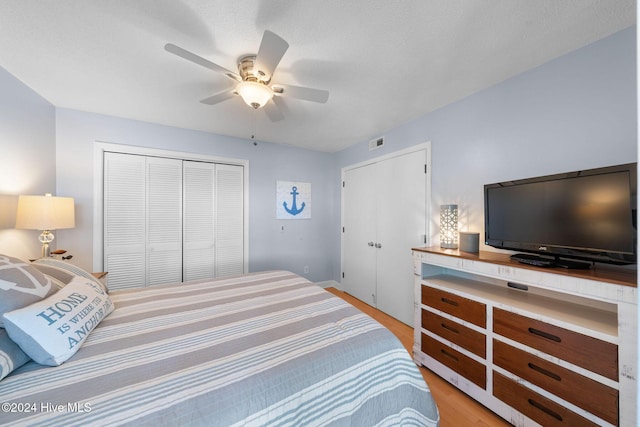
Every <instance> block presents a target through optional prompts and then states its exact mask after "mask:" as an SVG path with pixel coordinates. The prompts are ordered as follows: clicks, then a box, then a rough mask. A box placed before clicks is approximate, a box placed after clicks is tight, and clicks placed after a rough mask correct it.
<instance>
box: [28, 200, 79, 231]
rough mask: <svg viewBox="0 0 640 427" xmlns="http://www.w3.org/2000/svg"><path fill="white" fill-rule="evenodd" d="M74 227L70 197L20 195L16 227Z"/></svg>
mask: <svg viewBox="0 0 640 427" xmlns="http://www.w3.org/2000/svg"><path fill="white" fill-rule="evenodd" d="M73 227H75V214H74V209H73V198H72V197H53V196H51V195H46V196H20V197H18V212H17V213H16V228H23V229H29V230H59V229H61V228H73Z"/></svg>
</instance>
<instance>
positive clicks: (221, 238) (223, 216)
mask: <svg viewBox="0 0 640 427" xmlns="http://www.w3.org/2000/svg"><path fill="white" fill-rule="evenodd" d="M215 176H216V179H215V192H214V195H215V209H214V212H215V250H216V277H220V276H228V275H231V274H242V273H244V272H245V271H244V167H243V166H237V165H223V164H218V165H216V174H215Z"/></svg>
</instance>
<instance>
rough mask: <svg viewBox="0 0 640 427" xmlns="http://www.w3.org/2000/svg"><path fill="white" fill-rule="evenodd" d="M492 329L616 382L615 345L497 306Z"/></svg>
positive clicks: (616, 353)
mask: <svg viewBox="0 0 640 427" xmlns="http://www.w3.org/2000/svg"><path fill="white" fill-rule="evenodd" d="M493 331H494V332H495V333H497V334H499V335H502V336H504V337H507V338H511V339H512V340H514V341H518V342H520V343H522V344H525V345H528V346H529V347H532V348H535V349H538V350H540V351H543V352H545V353H547V354H550V355H552V356H556V357H558V358H560V359H562V360H566V361H567V362H571V363H573V364H575V365H578V366H581V367H583V368H585V369H588V370H590V371H592V372H595V373H598V374H600V375H602V376H604V377H607V378H610V379H612V380H614V381H618V346H617V345H615V344H611V343H608V342H605V341H601V340H599V339H596V338H593V337H589V336H587V335H583V334H580V333H577V332H573V331H570V330H568V329H564V328H560V327H558V326H554V325H551V324H549V323H546V322H541V321H539V320H534V319H531V318H529V317H525V316H521V315H519V314H515V313H510V312H508V311H505V310H501V309H499V308H494V309H493Z"/></svg>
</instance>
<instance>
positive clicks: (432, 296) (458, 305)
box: [422, 286, 487, 328]
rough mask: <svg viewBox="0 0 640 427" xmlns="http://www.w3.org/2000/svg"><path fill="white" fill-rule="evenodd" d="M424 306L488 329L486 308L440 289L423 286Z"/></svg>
mask: <svg viewBox="0 0 640 427" xmlns="http://www.w3.org/2000/svg"><path fill="white" fill-rule="evenodd" d="M422 304H425V305H428V306H430V307H433V308H436V309H438V310H440V311H443V312H445V313H448V314H451V315H452V316H455V317H457V318H458V319H462V320H466V321H467V322H471V323H473V324H474V325H477V326H480V327H481V328H486V327H487V310H486V306H485V305H484V304H482V303H480V302H477V301H473V300H470V299H468V298H464V297H461V296H458V295H456V294H452V293H449V292H446V291H441V290H440V289H435V288H431V287H429V286H422Z"/></svg>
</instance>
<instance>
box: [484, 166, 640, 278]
mask: <svg viewBox="0 0 640 427" xmlns="http://www.w3.org/2000/svg"><path fill="white" fill-rule="evenodd" d="M484 198H485V243H486V244H487V245H490V246H494V247H497V248H502V249H510V250H516V251H525V252H528V253H536V254H543V255H547V256H552V257H553V258H554V259H555V260H556V263H558V264H560V265H562V263H560V262H559V260H560V259H561V258H569V259H583V260H588V261H598V262H607V263H615V264H629V263H635V262H636V225H635V212H636V164H635V163H630V164H625V165H618V166H611V167H606V168H598V169H590V170H583V171H577V172H569V173H565V174H559V175H550V176H542V177H536V178H529V179H522V180H516V181H508V182H501V183H496V184H488V185H485V187H484ZM525 258H526V257H525ZM565 264H567V263H565ZM565 266H567V265H565Z"/></svg>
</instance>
